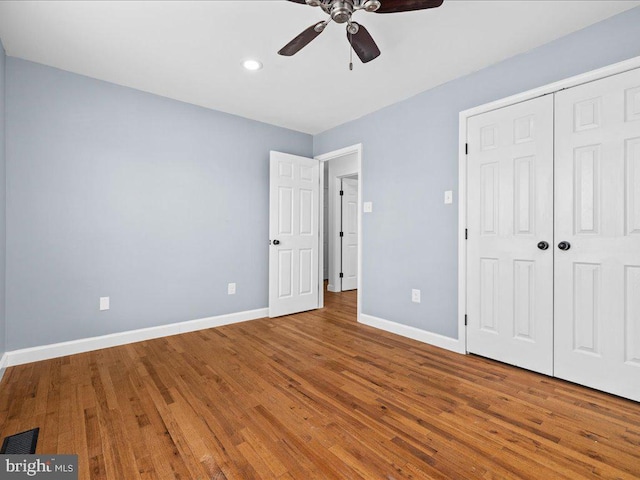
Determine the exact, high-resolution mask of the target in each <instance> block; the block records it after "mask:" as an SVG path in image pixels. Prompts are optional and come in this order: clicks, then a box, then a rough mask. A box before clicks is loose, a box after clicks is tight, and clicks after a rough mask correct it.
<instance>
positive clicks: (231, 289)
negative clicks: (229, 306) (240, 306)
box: [227, 283, 236, 295]
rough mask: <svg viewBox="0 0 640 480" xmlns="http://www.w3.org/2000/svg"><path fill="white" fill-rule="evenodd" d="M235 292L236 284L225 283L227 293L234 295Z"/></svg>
mask: <svg viewBox="0 0 640 480" xmlns="http://www.w3.org/2000/svg"><path fill="white" fill-rule="evenodd" d="M235 294H236V284H235V283H230V284H228V285H227V295H235Z"/></svg>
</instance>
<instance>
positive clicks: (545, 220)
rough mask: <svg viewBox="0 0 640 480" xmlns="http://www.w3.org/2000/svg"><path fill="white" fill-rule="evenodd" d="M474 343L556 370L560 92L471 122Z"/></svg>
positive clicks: (509, 359) (474, 347) (493, 353)
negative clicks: (556, 117)
mask: <svg viewBox="0 0 640 480" xmlns="http://www.w3.org/2000/svg"><path fill="white" fill-rule="evenodd" d="M468 142H469V154H468V156H467V175H468V177H467V185H468V187H467V188H468V190H467V226H468V232H469V237H468V240H467V259H468V260H467V294H468V295H467V313H468V326H467V349H468V351H469V352H471V353H476V354H478V355H482V356H486V357H489V358H493V359H496V360H499V361H502V362H505V363H509V364H512V365H517V366H520V367H523V368H527V369H529V370H534V371H536V372H541V373H545V374H549V375H550V374H552V368H553V343H552V342H553V323H552V322H553V248H552V247H551V248H549V249H548V250H543V249H540V248H538V246H537V245H538V243H539V242H543V241H544V242H548V243H549V244H552V242H553V98H552V96H551V95H548V96H545V97H540V98H536V99H533V100H530V101H527V102H523V103H520V104H517V105H512V106H509V107H505V108H502V109H499V110H495V111H492V112H488V113H485V114H482V115H478V116H475V117H471V118H470V119H469V121H468Z"/></svg>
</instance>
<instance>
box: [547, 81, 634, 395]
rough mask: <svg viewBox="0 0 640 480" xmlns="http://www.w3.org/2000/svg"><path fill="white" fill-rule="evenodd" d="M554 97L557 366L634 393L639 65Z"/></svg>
mask: <svg viewBox="0 0 640 480" xmlns="http://www.w3.org/2000/svg"><path fill="white" fill-rule="evenodd" d="M555 100H556V105H555V112H556V113H555V247H554V248H555V276H554V290H555V297H554V315H555V324H554V336H555V342H554V371H555V375H556V376H558V377H560V378H564V379H566V380H570V381H574V382H577V383H580V384H583V385H587V386H590V387H593V388H597V389H600V390H604V391H607V392H611V393H614V394H617V395H621V396H624V397H627V398H632V399H635V400H640V318H639V316H640V300H639V299H640V273H639V272H640V70H633V71H630V72H626V73H623V74H619V75H615V76H612V77H608V78H605V79H602V80H599V81H595V82H591V83H588V84H585V85H581V86H578V87H574V88H570V89H567V90H563V91H561V92H558V93H556V94H555ZM560 242H566V244H568V246H569V248H568V249H565V250H562V249H560V248H559V245H560ZM566 246H567V245H564V244H563V245H562V247H565V248H566Z"/></svg>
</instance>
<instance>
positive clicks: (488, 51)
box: [0, 0, 640, 134]
mask: <svg viewBox="0 0 640 480" xmlns="http://www.w3.org/2000/svg"><path fill="white" fill-rule="evenodd" d="M382 1H383V2H384V0H382ZM637 5H640V1H613V0H604V1H594V0H587V1H577V0H569V1H557V0H555V1H542V0H532V1H504V0H502V1H500V0H498V1H484V0H472V1H461V0H445V3H444V5H443V6H442V7H440V8H437V9H434V10H423V11H418V12H410V13H400V14H388V15H382V14H372V13H366V12H358V13H356V14H355V17H354V18H355V20H357V21H358V22H359V23H362V24H364V25H365V26H366V27H367V29H368V30H369V32H370V33H371V34H372V36H373V37H374V38H375V40H376V42H377V44H378V46H379V47H380V50H381V51H382V55H381V56H380V57H379V58H377V59H376V60H374V61H372V62H371V63H368V64H366V65H363V64H361V63H360V61H359V60H358V59H357V57H355V55H354V70H353V71H352V72H350V71H349V70H348V61H349V47H348V43H347V40H346V34H345V31H344V26H339V25H336V24H333V23H332V24H330V25H329V26H328V27H327V29H326V30H325V32H324V33H323V34H322V35H320V36H319V37H318V38H317V39H316V40H314V41H313V42H312V43H311V44H310V45H308V46H307V47H306V48H305V49H303V50H302V51H300V52H299V53H298V54H297V55H295V56H294V57H282V56H279V55H277V54H276V52H277V51H278V50H279V49H280V48H281V47H282V46H284V45H285V44H286V43H287V42H288V41H289V40H290V39H292V38H293V37H294V36H296V35H297V34H298V33H300V32H301V31H302V30H304V29H305V28H306V27H308V26H310V25H312V24H314V23H315V22H317V21H319V20H322V19H324V18H325V17H324V14H323V13H322V11H321V10H320V9H318V8H312V7H309V6H307V5H298V4H294V3H290V2H287V1H275V0H253V1H239V0H232V1H221V0H217V1H130V0H129V1H52V0H47V1H25V0H20V1H2V2H0V38H1V39H2V41H3V43H4V46H5V49H6V51H7V54H8V55H11V56H15V57H20V58H24V59H27V60H31V61H34V62H38V63H42V64H45V65H51V66H54V67H57V68H60V69H63V70H68V71H71V72H76V73H80V74H83V75H87V76H89V77H94V78H98V79H101V80H106V81H108V82H113V83H116V84H119V85H125V86H128V87H133V88H136V89H139V90H143V91H147V92H151V93H155V94H158V95H163V96H166V97H170V98H174V99H177V100H182V101H184V102H188V103H193V104H196V105H201V106H204V107H208V108H212V109H215V110H221V111H224V112H229V113H233V114H237V115H241V116H244V117H248V118H252V119H255V120H260V121H263V122H268V123H271V124H275V125H280V126H283V127H287V128H291V129H294V130H299V131H302V132H307V133H312V134H315V133H319V132H322V131H324V130H327V129H329V128H331V127H334V126H337V125H340V124H342V123H344V122H347V121H349V120H352V119H355V118H358V117H361V116H363V115H365V114H367V113H370V112H372V111H375V110H378V109H380V108H382V107H384V106H386V105H390V104H392V103H395V102H397V101H399V100H402V99H405V98H408V97H410V96H412V95H415V94H417V93H419V92H422V91H424V90H427V89H429V88H432V87H434V86H436V85H439V84H442V83H444V82H447V81H449V80H451V79H454V78H457V77H460V76H463V75H465V74H468V73H470V72H473V71H477V70H479V69H481V68H483V67H486V66H488V65H491V64H493V63H496V62H498V61H500V60H503V59H505V58H508V57H511V56H513V55H516V54H518V53H521V52H525V51H527V50H530V49H532V48H534V47H536V46H538V45H542V44H544V43H547V42H549V41H551V40H553V39H555V38H559V37H561V36H563V35H566V34H567V33H570V32H573V31H575V30H579V29H581V28H584V27H586V26H588V25H590V24H593V23H595V22H598V21H600V20H602V19H605V18H607V17H610V16H612V15H615V14H617V13H619V12H622V11H624V10H627V9H630V8H633V7H635V6H637ZM250 57H251V58H257V59H259V60H260V61H261V62H262V63H264V68H263V69H262V70H260V71H258V72H253V73H250V72H247V71H245V70H244V69H243V68H242V66H241V62H242V60H244V59H246V58H250Z"/></svg>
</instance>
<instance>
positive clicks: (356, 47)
mask: <svg viewBox="0 0 640 480" xmlns="http://www.w3.org/2000/svg"><path fill="white" fill-rule="evenodd" d="M353 23H354V24H356V25H358V32H357V33H356V34H354V35H352V34H350V33H349V32H347V39H348V40H349V42H350V43H351V47H352V48H353V51H354V52H356V55H358V57H359V58H360V60H362V63H367V62H370V61H371V60H373V59H374V58H377V57H378V56H379V55H380V49H379V48H378V45H376V42H375V41H374V40H373V37H372V36H371V35H370V34H369V32H368V31H367V29H366V28H364V27H363V26H362V25H360V24H357V23H356V22H353Z"/></svg>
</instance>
